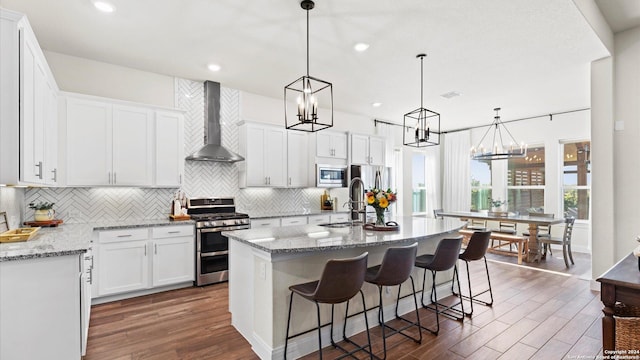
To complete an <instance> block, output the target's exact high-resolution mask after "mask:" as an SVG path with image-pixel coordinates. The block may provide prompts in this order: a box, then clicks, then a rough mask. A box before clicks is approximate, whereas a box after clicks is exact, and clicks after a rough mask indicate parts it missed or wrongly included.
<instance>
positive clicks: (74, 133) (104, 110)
mask: <svg viewBox="0 0 640 360" xmlns="http://www.w3.org/2000/svg"><path fill="white" fill-rule="evenodd" d="M111 111H112V107H111V105H110V104H107V103H104V102H99V101H90V100H84V99H75V98H71V97H69V98H67V99H66V155H67V156H66V167H65V168H66V173H67V179H66V180H67V181H66V184H67V185H69V186H86V185H110V184H111V181H112V173H111V164H112V142H111V132H112V131H111V128H112V121H111V118H112V115H111Z"/></svg>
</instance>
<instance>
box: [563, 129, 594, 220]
mask: <svg viewBox="0 0 640 360" xmlns="http://www.w3.org/2000/svg"><path fill="white" fill-rule="evenodd" d="M563 149H564V151H563V161H564V163H563V174H562V195H563V196H562V203H563V211H564V216H565V217H567V216H573V217H575V218H576V219H577V220H589V203H590V199H591V156H590V154H591V142H590V141H582V142H574V143H566V144H564V146H563Z"/></svg>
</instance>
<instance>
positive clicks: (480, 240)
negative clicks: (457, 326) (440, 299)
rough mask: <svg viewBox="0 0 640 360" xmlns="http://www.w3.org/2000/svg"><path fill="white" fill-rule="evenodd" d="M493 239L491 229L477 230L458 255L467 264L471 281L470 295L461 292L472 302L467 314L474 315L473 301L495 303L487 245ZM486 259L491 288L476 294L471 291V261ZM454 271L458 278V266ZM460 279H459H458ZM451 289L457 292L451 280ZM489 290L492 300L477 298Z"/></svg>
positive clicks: (485, 266) (489, 304)
mask: <svg viewBox="0 0 640 360" xmlns="http://www.w3.org/2000/svg"><path fill="white" fill-rule="evenodd" d="M490 239H491V231H476V232H474V233H473V235H471V239H470V240H469V244H468V245H467V248H466V249H465V250H464V252H463V253H462V254H460V255H459V256H458V258H459V259H460V260H463V261H464V263H465V264H466V265H467V281H468V283H469V296H465V295H462V294H460V297H461V298H462V299H466V300H469V302H470V303H471V312H469V313H465V315H468V316H471V315H473V303H474V302H477V303H479V304H482V305H486V306H491V305H493V291H492V290H491V279H490V278H489V266H488V265H487V258H486V256H485V255H486V253H487V247H488V246H489V240H490ZM480 259H484V268H485V270H486V271H487V282H488V283H489V288H488V289H487V290H483V291H481V292H478V293H476V294H475V295H474V294H472V293H471V276H470V274H469V261H476V260H480ZM453 271H454V272H455V273H456V276H455V277H454V278H456V279H457V278H458V276H457V271H458V268H457V267H455V268H454V269H453ZM458 281H459V280H458ZM451 291H452V292H453V293H454V294H455V293H456V292H455V290H454V289H453V282H451ZM458 291H460V284H458ZM487 291H488V292H489V295H490V296H491V301H490V302H486V301H482V300H479V299H477V297H478V296H479V295H482V294H484V293H486V292H487Z"/></svg>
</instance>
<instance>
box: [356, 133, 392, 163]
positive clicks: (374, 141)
mask: <svg viewBox="0 0 640 360" xmlns="http://www.w3.org/2000/svg"><path fill="white" fill-rule="evenodd" d="M351 163H352V164H357V165H384V164H385V140H384V138H381V137H377V136H369V135H360V134H351Z"/></svg>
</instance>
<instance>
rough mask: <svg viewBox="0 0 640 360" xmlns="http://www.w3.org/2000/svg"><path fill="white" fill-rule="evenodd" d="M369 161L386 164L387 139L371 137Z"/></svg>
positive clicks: (375, 163) (374, 163) (373, 163)
mask: <svg viewBox="0 0 640 360" xmlns="http://www.w3.org/2000/svg"><path fill="white" fill-rule="evenodd" d="M369 163H370V164H371V165H384V163H385V141H384V139H382V138H378V137H370V138H369Z"/></svg>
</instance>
